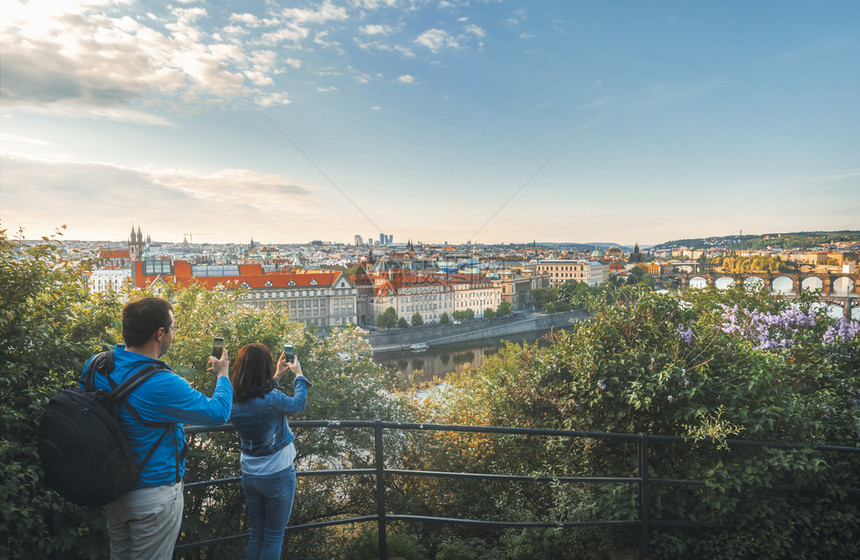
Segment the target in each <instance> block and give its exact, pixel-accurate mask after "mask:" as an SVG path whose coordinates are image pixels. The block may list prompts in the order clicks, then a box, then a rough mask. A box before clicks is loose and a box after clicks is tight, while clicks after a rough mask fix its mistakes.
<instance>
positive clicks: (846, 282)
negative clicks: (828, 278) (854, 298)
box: [830, 276, 854, 296]
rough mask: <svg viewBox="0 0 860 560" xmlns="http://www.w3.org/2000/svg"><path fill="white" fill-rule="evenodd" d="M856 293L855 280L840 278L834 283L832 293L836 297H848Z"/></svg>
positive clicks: (846, 277) (847, 277)
mask: <svg viewBox="0 0 860 560" xmlns="http://www.w3.org/2000/svg"><path fill="white" fill-rule="evenodd" d="M853 292H854V279H853V278H851V277H849V276H840V277H839V278H837V279H836V280H834V281H833V283H832V284H831V288H830V293H831V294H832V295H834V296H847V295H848V294H850V293H853Z"/></svg>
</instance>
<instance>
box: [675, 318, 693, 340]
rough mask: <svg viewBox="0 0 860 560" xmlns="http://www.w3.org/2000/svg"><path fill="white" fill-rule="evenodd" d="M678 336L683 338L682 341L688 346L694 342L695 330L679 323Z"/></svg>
mask: <svg viewBox="0 0 860 560" xmlns="http://www.w3.org/2000/svg"><path fill="white" fill-rule="evenodd" d="M678 336H680V337H681V340H683V341H684V342H686V343H687V344H690V343H691V342H693V329H692V328H686V327H684V325H683V324H681V323H678Z"/></svg>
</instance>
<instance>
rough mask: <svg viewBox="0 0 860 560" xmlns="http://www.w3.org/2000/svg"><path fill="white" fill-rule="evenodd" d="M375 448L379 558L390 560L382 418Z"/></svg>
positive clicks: (377, 426) (375, 435) (377, 428)
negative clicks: (387, 536)
mask: <svg viewBox="0 0 860 560" xmlns="http://www.w3.org/2000/svg"><path fill="white" fill-rule="evenodd" d="M373 440H374V448H375V455H376V518H377V521H376V522H377V527H378V528H377V531H378V535H379V560H388V540H387V539H386V535H385V526H386V525H387V523H386V522H385V463H384V459H383V455H382V420H378V419H377V420H376V426H375V427H374V437H373Z"/></svg>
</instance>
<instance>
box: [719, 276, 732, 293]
mask: <svg viewBox="0 0 860 560" xmlns="http://www.w3.org/2000/svg"><path fill="white" fill-rule="evenodd" d="M734 285H735V279H734V278H732V277H731V276H720V277H719V278H717V279H716V280H714V286H716V287H717V289H718V290H728V289H729V288H731V287H732V286H734Z"/></svg>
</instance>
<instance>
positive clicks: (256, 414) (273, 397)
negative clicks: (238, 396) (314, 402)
mask: <svg viewBox="0 0 860 560" xmlns="http://www.w3.org/2000/svg"><path fill="white" fill-rule="evenodd" d="M310 385H311V383H310V381H308V380H307V379H305V378H304V377H297V378H296V380H295V381H294V391H293V392H294V394H295V396H294V397H288V396H287V395H285V394H284V393H282V392H281V391H280V390H278V389H274V390H272V391H270V392H269V393H266V395H265V396H263V397H256V398H253V399H248V400H247V401H245V402H242V403H239V402H236V403H233V410H232V414H231V416H230V422H232V424H233V427H234V428H236V431H237V432H238V433H239V439H240V440H241V445H242V453H244V454H245V455H250V456H251V457H264V456H266V455H271V454H272V453H275V452H277V451H280V450H281V449H283V448H284V447H286V446H288V445H289V444H291V443H292V442H293V440H295V439H296V436H294V435H293V432H292V430H290V425H289V424H288V423H287V418H286V415H287V414H294V413H296V412H301V411H302V410H304V408H305V404H306V403H307V397H308V387H310Z"/></svg>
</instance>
